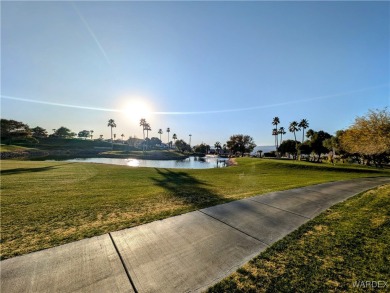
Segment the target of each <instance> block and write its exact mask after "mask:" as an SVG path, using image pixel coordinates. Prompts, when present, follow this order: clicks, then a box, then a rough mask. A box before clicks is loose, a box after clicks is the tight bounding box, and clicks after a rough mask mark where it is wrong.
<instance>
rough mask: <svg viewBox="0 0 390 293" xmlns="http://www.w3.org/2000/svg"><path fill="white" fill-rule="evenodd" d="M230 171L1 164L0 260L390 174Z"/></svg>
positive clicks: (261, 164)
mask: <svg viewBox="0 0 390 293" xmlns="http://www.w3.org/2000/svg"><path fill="white" fill-rule="evenodd" d="M236 161H237V163H238V165H237V166H231V167H229V168H218V169H207V170H189V169H154V168H129V167H126V166H114V165H103V164H91V163H69V162H40V161H16V160H2V161H1V193H2V196H1V205H2V209H1V233H2V239H1V241H2V242H1V257H2V258H3V259H4V258H9V257H12V256H16V255H20V254H25V253H28V252H32V251H36V250H40V249H43V248H49V247H53V246H56V245H60V244H64V243H68V242H71V241H75V240H79V239H83V238H86V237H91V236H95V235H101V234H104V233H106V232H109V231H115V230H119V229H123V228H127V227H133V226H136V225H140V224H144V223H148V222H151V221H154V220H157V219H163V218H167V217H170V216H173V215H178V214H181V213H185V212H188V211H193V210H196V209H199V208H203V207H207V206H211V205H215V204H219V203H223V202H227V201H231V200H236V199H240V198H245V197H248V196H251V195H255V194H261V193H266V192H270V191H275V190H283V189H289V188H295V187H301V186H306V185H310V184H316V183H322V182H327V181H336V180H343V179H351V178H358V177H367V176H389V175H390V172H389V171H383V170H375V169H369V168H362V167H337V166H336V167H334V166H331V165H320V164H311V163H305V162H281V161H276V160H260V159H251V158H239V159H236Z"/></svg>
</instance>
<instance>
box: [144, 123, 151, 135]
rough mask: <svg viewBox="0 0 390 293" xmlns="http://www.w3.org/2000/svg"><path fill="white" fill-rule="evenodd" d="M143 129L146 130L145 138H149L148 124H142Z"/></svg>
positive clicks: (149, 129) (149, 128)
mask: <svg viewBox="0 0 390 293" xmlns="http://www.w3.org/2000/svg"><path fill="white" fill-rule="evenodd" d="M144 129H145V130H146V137H147V138H149V131H151V130H152V128H151V127H150V124H149V123H145V124H144Z"/></svg>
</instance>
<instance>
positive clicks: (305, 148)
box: [299, 140, 313, 155]
mask: <svg viewBox="0 0 390 293" xmlns="http://www.w3.org/2000/svg"><path fill="white" fill-rule="evenodd" d="M312 151H313V149H312V148H311V147H310V144H309V141H308V140H306V141H304V142H303V143H302V144H301V145H300V146H299V152H300V153H301V154H302V155H310V154H311V152H312Z"/></svg>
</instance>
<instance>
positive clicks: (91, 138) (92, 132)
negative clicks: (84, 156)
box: [89, 130, 93, 140]
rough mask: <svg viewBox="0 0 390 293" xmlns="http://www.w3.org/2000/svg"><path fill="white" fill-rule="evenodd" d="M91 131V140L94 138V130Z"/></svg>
mask: <svg viewBox="0 0 390 293" xmlns="http://www.w3.org/2000/svg"><path fill="white" fill-rule="evenodd" d="M89 133H90V134H91V140H92V138H93V130H90V131H89Z"/></svg>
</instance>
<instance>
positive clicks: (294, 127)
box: [272, 117, 309, 150]
mask: <svg viewBox="0 0 390 293" xmlns="http://www.w3.org/2000/svg"><path fill="white" fill-rule="evenodd" d="M278 124H280V119H279V117H274V119H273V120H272V125H275V128H274V129H272V135H274V136H275V146H276V150H278V148H279V134H280V143H282V142H283V135H284V134H286V131H285V129H284V127H280V128H279V129H278ZM308 127H309V121H308V120H307V119H302V120H301V121H300V122H299V123H298V122H297V121H292V122H290V125H289V127H288V131H289V132H292V133H294V139H295V144H297V136H296V132H297V131H300V130H301V129H302V130H303V132H302V143H303V141H304V139H305V129H306V128H308Z"/></svg>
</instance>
